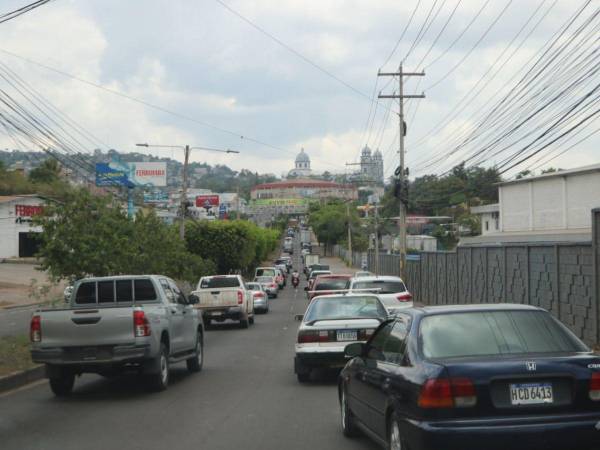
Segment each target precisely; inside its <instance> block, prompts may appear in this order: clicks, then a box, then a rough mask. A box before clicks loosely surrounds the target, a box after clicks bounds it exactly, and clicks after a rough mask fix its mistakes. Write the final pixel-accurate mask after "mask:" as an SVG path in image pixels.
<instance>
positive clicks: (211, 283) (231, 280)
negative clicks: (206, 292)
mask: <svg viewBox="0 0 600 450" xmlns="http://www.w3.org/2000/svg"><path fill="white" fill-rule="evenodd" d="M239 286H240V281H239V280H238V278H237V277H210V278H202V280H200V287H199V289H215V288H229V287H239Z"/></svg>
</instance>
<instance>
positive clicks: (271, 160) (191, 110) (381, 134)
mask: <svg viewBox="0 0 600 450" xmlns="http://www.w3.org/2000/svg"><path fill="white" fill-rule="evenodd" d="M223 1H224V2H225V3H227V4H228V5H230V6H231V7H232V8H234V9H235V10H237V11H239V13H241V14H242V15H244V16H245V17H247V18H248V19H249V20H251V21H253V22H254V23H256V24H257V25H258V26H260V27H262V28H263V29H264V30H266V31H268V32H269V33H271V34H272V35H274V36H276V37H277V38H278V39H280V40H281V41H283V42H284V43H286V44H287V45H289V46H290V47H292V48H293V49H294V50H296V51H297V52H299V53H301V54H302V55H304V56H305V57H306V58H308V59H310V60H311V61H312V62H314V63H315V64H317V65H319V66H320V67H322V68H323V69H324V70H326V71H329V72H330V73H332V74H333V75H335V76H336V77H338V78H339V79H341V80H343V81H344V82H345V83H347V84H349V85H351V86H352V87H353V88H355V89H356V90H357V91H360V92H361V93H363V94H364V96H363V95H360V94H359V93H357V92H356V91H355V90H353V89H350V88H349V87H347V86H345V85H343V84H342V83H340V82H338V81H335V80H334V79H333V78H332V77H330V76H327V75H326V74H324V73H323V72H321V71H319V70H318V69H316V68H315V67H313V66H311V65H310V64H308V63H307V62H306V61H304V60H302V59H301V58H300V57H298V56H297V55H295V54H294V53H292V52H291V51H289V50H287V49H285V48H283V47H282V46H281V45H279V44H278V43H277V42H275V41H273V40H272V39H270V38H269V37H267V36H265V35H264V34H262V33H260V32H259V31H257V30H256V29H255V28H253V27H252V26H251V25H249V24H248V23H246V22H244V21H243V20H241V19H240V18H239V17H237V16H236V15H234V14H232V13H231V12H230V11H228V10H227V9H226V8H224V7H223V6H222V5H221V4H219V2H217V1H215V0H199V1H192V0H127V1H124V0H55V1H53V2H51V3H49V4H47V5H46V6H43V7H40V8H38V9H36V10H35V11H33V12H31V13H28V14H25V15H23V16H21V17H19V18H17V19H14V20H11V21H9V22H6V23H3V24H0V49H2V50H8V51H10V52H14V53H16V54H18V55H20V56H23V57H27V58H30V59H32V60H35V61H38V62H40V63H43V64H47V65H49V66H52V67H54V68H57V69H60V70H62V71H64V72H67V73H69V74H72V75H76V76H78V77H81V78H83V79H86V80H89V81H92V82H94V83H98V84H100V85H103V86H105V87H107V88H110V89H113V90H117V91H120V92H122V93H125V94H128V95H130V96H133V97H135V98H138V99H141V100H145V101H147V102H150V103H153V104H156V105H159V106H161V107H164V108H167V109H169V110H171V111H174V112H177V113H179V114H181V115H185V116H187V117H190V118H193V119H196V120H197V121H198V122H203V123H209V124H212V125H214V126H216V127H219V128H222V129H226V130H230V131H233V132H234V134H227V133H224V132H221V131H216V130H215V129H211V128H210V127H207V126H203V125H201V124H200V123H198V122H192V121H189V120H185V119H182V118H181V117H177V116H174V115H170V114H166V113H164V112H160V111H157V110H153V109H151V108H148V107H146V106H143V105H140V104H138V103H135V102H132V101H130V100H127V99H125V98H121V97H118V96H115V95H113V94H111V93H108V92H105V91H103V90H100V89H97V88H94V87H91V86H89V85H86V84H84V83H81V82H79V81H76V80H73V79H69V78H66V77H63V76H61V75H59V74H56V73H53V72H50V71H47V70H46V69H43V68H40V67H37V66H35V65H32V64H30V63H27V62H23V61H21V60H19V59H16V58H14V57H12V56H9V55H7V54H3V53H0V60H1V61H3V62H5V63H7V64H9V65H10V66H11V67H12V68H13V69H14V70H15V71H16V72H17V73H19V74H20V75H21V76H22V77H23V78H24V79H25V80H26V81H27V82H29V83H31V84H32V85H33V86H35V87H36V88H37V89H38V90H39V91H40V92H42V93H43V94H44V95H45V96H46V97H47V98H48V99H49V100H50V101H52V103H53V104H54V105H55V106H57V107H58V108H60V109H61V110H62V111H63V112H65V113H66V114H68V115H69V116H70V117H72V118H73V119H75V120H76V121H77V122H78V123H80V124H81V125H82V126H84V127H85V128H86V129H88V130H89V131H91V132H92V133H93V134H94V135H95V136H97V137H98V139H99V140H100V141H101V143H102V144H103V145H104V144H105V145H107V146H109V147H113V148H116V149H118V150H120V151H134V150H138V149H136V148H135V146H134V144H135V143H136V142H150V143H161V144H162V143H165V144H186V143H189V144H191V145H203V146H209V147H220V148H232V149H236V150H239V151H240V152H241V154H240V155H219V154H217V155H215V154H208V153H202V152H194V154H193V155H192V160H195V161H207V162H209V163H211V164H215V163H224V164H227V165H229V166H230V167H232V168H234V169H236V170H239V169H242V168H248V169H251V170H256V171H259V172H272V173H275V174H277V175H281V173H282V172H287V171H288V170H289V169H290V168H292V166H293V160H294V157H295V155H296V154H297V153H298V152H299V150H300V148H301V147H304V148H305V149H306V152H307V153H308V154H309V155H310V156H311V158H312V163H313V169H316V170H317V171H323V170H329V171H333V172H344V171H345V170H346V166H345V163H346V162H354V161H356V160H357V157H358V154H359V153H360V150H361V148H362V147H363V146H364V145H365V143H366V142H367V139H368V142H369V145H370V146H371V147H372V148H377V147H379V148H380V150H381V151H382V152H383V153H384V155H385V164H386V173H387V174H389V173H390V172H391V171H392V170H393V168H394V167H395V166H396V165H397V157H398V156H397V153H396V147H397V141H395V138H397V130H398V121H397V118H396V117H394V114H393V113H392V114H389V116H388V115H387V112H386V111H387V110H388V109H390V103H382V104H381V106H378V107H377V115H376V116H375V118H374V120H373V126H372V127H366V126H365V125H366V123H367V118H368V115H369V111H370V106H371V102H370V101H369V97H371V96H372V94H373V91H374V84H375V81H376V78H377V77H376V73H377V70H378V69H379V68H381V67H382V65H383V64H384V62H385V61H386V59H387V58H388V56H389V55H390V53H391V52H392V49H393V48H394V46H395V45H396V43H397V41H398V39H399V38H400V36H401V34H402V31H403V29H404V27H405V26H406V24H407V23H408V20H409V17H410V15H411V12H412V11H413V10H414V8H415V5H416V4H417V2H418V0H402V1H400V0H223ZM25 3H29V1H27V0H3V1H2V2H0V5H1V6H0V13H4V12H7V11H10V10H13V9H16V8H18V7H20V6H23V4H25ZM509 3H510V2H509V0H491V1H489V3H488V4H487V6H486V7H485V8H483V11H482V12H481V14H480V16H479V17H478V18H477V19H476V20H475V21H474V22H473V25H472V26H471V27H470V28H469V29H468V31H467V32H466V33H465V34H464V35H463V37H462V38H461V39H460V40H459V41H458V42H457V43H456V44H455V45H454V46H453V47H452V48H451V50H450V51H449V52H447V53H446V54H444V55H443V56H442V57H441V58H439V59H438V60H437V61H435V62H434V63H433V64H431V63H432V61H434V60H435V59H436V57H437V56H439V55H440V54H441V53H442V52H443V51H444V50H445V49H446V48H447V47H448V46H449V45H450V43H451V42H452V41H454V40H455V38H456V37H457V36H459V34H460V33H461V31H462V30H463V29H464V28H465V27H466V26H467V25H468V24H469V23H470V22H471V20H472V19H473V18H474V16H475V15H476V14H477V12H478V11H479V10H480V8H482V6H483V5H484V0H462V1H460V0H445V1H444V0H438V1H437V2H435V0H422V1H421V2H420V6H419V7H418V8H417V9H416V13H415V15H414V18H413V21H412V23H411V26H410V27H409V28H408V30H407V31H406V33H405V37H404V38H403V39H402V40H401V41H400V43H399V45H398V48H397V50H396V52H395V53H394V54H393V56H392V57H391V59H390V60H389V62H388V63H387V64H386V65H385V66H383V70H395V69H396V68H397V66H398V64H399V62H400V60H401V59H402V58H403V57H404V56H405V55H406V54H407V52H408V51H409V48H410V47H411V45H412V44H413V42H415V38H416V36H417V34H418V32H419V29H420V28H421V26H422V24H423V23H424V22H425V19H426V17H427V15H428V13H429V11H430V10H431V11H432V14H431V16H430V18H431V17H433V15H434V14H436V13H437V15H436V16H435V20H434V21H433V22H432V23H431V26H430V27H429V29H428V30H427V32H426V33H424V34H423V38H422V40H421V41H420V43H419V45H417V46H416V47H415V48H414V49H413V50H412V52H411V54H410V55H409V57H408V58H407V60H406V62H405V70H421V69H423V68H424V67H425V68H426V76H425V77H423V79H422V80H421V81H419V79H417V78H414V79H410V80H409V81H408V83H407V84H406V91H407V93H412V92H419V93H420V92H421V91H422V90H423V89H426V90H425V94H426V97H427V98H426V99H424V100H410V101H409V102H408V103H407V105H406V106H407V112H408V114H407V118H408V122H409V123H408V138H407V151H408V153H407V162H408V165H409V167H412V168H414V171H413V173H416V174H422V173H424V172H432V173H435V172H438V173H439V172H441V171H443V170H444V169H447V168H448V164H451V163H453V162H454V160H453V159H452V158H450V159H448V160H444V161H443V162H440V163H439V164H436V165H434V166H433V167H431V168H428V169H426V170H425V169H421V173H419V172H418V171H417V169H418V168H419V163H421V164H422V163H423V161H426V160H427V159H428V155H439V154H440V152H442V151H443V150H444V144H447V143H448V142H452V139H453V138H455V137H456V135H457V133H458V134H460V131H461V130H464V129H465V128H464V127H468V126H470V125H472V124H473V123H474V118H473V117H475V118H477V117H481V114H483V112H486V111H487V109H486V108H485V106H487V105H491V104H492V102H491V99H492V98H498V97H494V95H496V94H498V93H502V92H503V90H504V89H506V88H507V86H510V83H507V82H508V80H510V79H511V77H513V76H514V75H515V73H517V72H518V71H519V70H521V69H522V68H523V67H524V64H527V63H528V62H529V61H531V59H532V58H533V57H534V56H535V55H536V54H537V53H538V52H539V50H540V48H541V47H542V46H543V45H544V43H545V42H546V41H547V40H548V39H549V37H550V36H551V35H552V33H554V32H555V31H556V30H557V29H558V28H559V27H560V26H561V25H562V24H563V23H564V21H565V20H566V18H567V17H568V16H569V15H570V14H572V13H573V12H574V11H575V10H576V8H577V7H579V6H580V5H581V4H582V3H583V1H582V0H557V1H553V0H546V1H544V0H514V1H512V3H510V4H509ZM592 3H594V2H592ZM457 4H458V7H457V8H456V11H455V13H454V16H453V17H452V20H450V22H449V23H448V25H447V27H446V29H445V30H444V32H443V33H442V35H441V36H440V39H439V40H438V42H437V44H436V45H435V46H434V47H433V49H432V50H431V52H430V53H429V55H428V56H427V57H426V58H425V61H424V63H422V64H421V65H419V66H418V63H419V62H420V61H421V60H422V58H423V56H424V55H425V53H426V52H427V51H428V49H429V48H430V46H431V45H432V43H433V41H434V39H435V37H436V36H437V35H438V33H439V32H440V30H441V29H442V27H443V26H444V24H445V23H446V21H447V19H448V17H449V16H450V14H451V13H452V11H453V10H454V8H455V7H456V5H457ZM507 4H509V6H508V8H507V9H506V11H505V12H504V14H503V15H502V16H501V17H500V19H499V20H498V22H497V23H496V24H495V25H494V26H493V27H492V29H491V31H490V32H489V34H488V35H487V36H486V37H485V38H484V39H483V40H482V41H481V43H480V44H479V45H478V46H477V47H476V48H475V49H474V50H473V51H471V49H472V48H473V46H474V45H475V43H476V41H477V40H478V39H479V38H480V37H481V36H482V35H483V33H484V32H485V31H486V29H487V28H488V27H490V25H491V24H492V22H493V21H494V19H495V18H496V17H498V15H499V14H500V13H501V11H502V10H503V9H504V8H505V7H506V6H507ZM434 5H435V7H434V8H433V9H432V7H433V6H434ZM440 6H441V8H440V9H439V12H438V7H440ZM538 7H539V8H540V9H537V8H538ZM596 7H597V4H596V6H592V7H590V11H589V12H590V13H591V11H592V9H593V8H596ZM536 10H537V14H536V15H535V16H533V18H532V20H531V22H530V23H529V25H528V26H527V27H526V28H525V30H524V31H523V32H522V33H521V35H520V38H519V39H517V40H516V41H515V44H514V45H513V46H512V47H511V48H510V50H509V52H507V53H505V59H506V57H508V55H509V54H510V52H511V51H512V50H513V49H514V48H515V47H516V46H517V45H518V44H519V43H520V42H521V39H522V38H524V37H525V35H526V33H527V32H528V31H529V30H531V29H532V28H533V26H534V24H535V23H537V20H539V19H540V18H541V17H542V16H543V15H544V14H545V18H544V19H543V20H541V22H539V24H538V25H537V28H536V29H535V30H533V31H532V32H531V36H530V37H529V38H528V39H527V40H526V41H525V42H524V43H523V45H522V47H521V48H520V49H519V50H518V51H517V52H516V53H515V54H514V56H513V57H512V58H511V59H510V60H509V61H507V62H506V64H505V66H504V67H503V68H502V70H501V71H499V72H498V74H497V75H496V77H495V78H494V79H493V80H492V81H491V82H490V83H489V85H488V86H486V87H485V89H483V90H482V92H481V93H479V94H478V95H477V96H476V99H475V101H473V102H472V103H470V104H469V105H468V107H467V108H465V109H464V111H462V112H461V113H460V114H458V115H457V116H456V117H455V118H454V119H453V120H451V121H450V122H449V123H448V125H447V126H446V127H444V128H442V129H441V130H436V132H435V133H431V134H427V132H428V131H429V130H430V129H431V128H432V127H433V126H434V125H436V124H437V123H438V122H440V121H441V120H442V119H444V117H445V116H446V115H447V114H448V113H450V112H451V111H453V110H454V108H455V107H456V105H457V102H458V101H459V100H460V99H461V98H463V96H464V95H465V94H468V93H469V92H473V91H472V90H473V89H474V86H475V85H476V83H477V82H478V81H479V80H480V78H481V76H482V75H483V74H484V73H485V72H486V70H488V69H489V68H490V66H491V65H492V64H493V63H494V62H495V61H496V59H497V58H498V57H499V56H500V54H501V53H502V51H504V49H505V48H506V46H507V45H508V44H509V42H510V41H511V39H513V37H515V35H516V34H517V32H518V31H519V29H520V28H521V27H522V26H523V25H524V24H525V23H526V21H527V20H528V19H529V18H530V16H531V15H532V14H534V11H536ZM586 15H589V14H586ZM469 52H470V53H469ZM467 55H468V56H467ZM465 56H467V57H466V59H465V60H464V61H463V62H462V63H461V64H460V65H459V66H458V68H457V69H456V70H454V71H453V72H452V73H451V74H450V75H449V76H448V77H447V79H445V80H444V81H443V82H441V83H439V84H438V85H437V86H435V87H433V88H431V89H427V87H428V86H431V85H432V84H434V83H435V82H437V80H439V79H440V78H441V77H442V76H444V75H445V74H446V73H447V72H448V71H449V70H450V69H452V68H453V67H454V66H456V64H457V63H458V62H460V61H461V60H462V59H463V58H464V57H465ZM387 81H389V79H380V80H379V84H378V87H377V91H379V90H380V89H381V88H382V87H383V86H385V84H386V83H387ZM513 83H514V81H513ZM479 86H481V84H480V85H479ZM394 88H397V83H396V82H393V83H391V84H390V85H389V86H387V88H386V89H385V92H387V93H391V92H392V91H393V89H394ZM417 102H419V107H418V110H417V112H416V114H415V108H414V107H415V105H416V103H417ZM482 106H483V109H481V110H480V112H479V113H478V114H477V111H478V110H479V108H481V107H482ZM391 109H393V110H397V106H392V107H391ZM386 117H387V119H388V120H387V122H385V123H384V119H385V118H386ZM413 117H414V119H413ZM597 124H598V121H596V123H595V125H596V127H597ZM593 125H594V124H593V123H592V124H591V126H590V128H589V131H592V130H593V129H594V128H595V127H594V126H593ZM370 128H372V131H371V132H370V133H369V132H367V133H365V129H370ZM238 134H239V135H243V136H247V137H249V138H252V139H256V140H259V141H261V142H264V143H267V144H269V145H271V146H273V147H277V148H280V149H281V150H278V149H274V148H272V147H268V146H264V145H260V144H257V143H256V142H253V141H249V140H247V139H240V138H239V136H238ZM423 136H426V137H427V139H425V140H423V139H422V138H423ZM599 143H600V140H599V139H598V138H592V139H589V140H588V141H586V142H584V143H582V144H580V145H578V146H576V147H575V148H573V149H571V150H570V151H569V152H567V153H565V154H564V156H562V157H560V158H558V159H556V160H554V161H552V162H551V163H550V164H549V165H552V166H558V167H562V168H565V169H566V168H573V167H577V166H582V165H587V164H594V163H598V162H600V158H599V152H600V151H599V148H598V144H599ZM415 144H421V145H420V146H417V147H415ZM411 146H412V147H411ZM0 147H2V148H4V147H8V148H14V144H12V142H11V141H10V140H8V138H7V137H6V136H4V135H2V134H0ZM565 148H566V147H565ZM516 149H517V148H516V147H515V150H516ZM86 150H87V151H89V150H92V148H91V146H90V148H87V149H86ZM549 150H551V149H549ZM148 152H151V153H152V154H155V155H161V156H173V157H175V158H177V159H182V155H180V154H178V152H177V151H172V150H149V151H148ZM455 156H456V158H458V159H457V160H456V162H458V161H459V160H460V154H458V155H455ZM493 162H494V161H487V162H486V164H490V163H493Z"/></svg>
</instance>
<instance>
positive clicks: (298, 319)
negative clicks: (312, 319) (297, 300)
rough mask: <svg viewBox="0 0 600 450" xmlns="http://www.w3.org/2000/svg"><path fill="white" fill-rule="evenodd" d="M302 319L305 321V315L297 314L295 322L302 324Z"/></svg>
mask: <svg viewBox="0 0 600 450" xmlns="http://www.w3.org/2000/svg"><path fill="white" fill-rule="evenodd" d="M302 319H304V314H296V315H295V316H294V320H295V321H296V322H302Z"/></svg>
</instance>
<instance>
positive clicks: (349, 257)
mask: <svg viewBox="0 0 600 450" xmlns="http://www.w3.org/2000/svg"><path fill="white" fill-rule="evenodd" d="M346 217H347V218H348V260H349V262H350V265H352V230H351V227H350V204H349V203H348V202H346Z"/></svg>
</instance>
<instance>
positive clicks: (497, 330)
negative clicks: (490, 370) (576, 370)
mask: <svg viewBox="0 0 600 450" xmlns="http://www.w3.org/2000/svg"><path fill="white" fill-rule="evenodd" d="M421 339H422V349H423V355H424V356H425V357H426V358H430V359H436V358H454V357H467V356H490V355H491V356H496V355H503V354H513V355H514V354H527V353H556V352H581V351H587V348H586V346H585V345H584V344H583V343H582V342H580V341H579V340H578V339H577V338H576V337H575V336H574V335H572V334H571V333H570V332H568V331H567V330H566V329H565V328H564V327H563V326H562V325H560V324H559V323H558V322H556V321H555V320H554V319H553V318H552V316H550V314H548V313H547V312H544V311H481V312H465V313H452V314H438V315H433V316H428V317H425V318H424V319H423V320H422V321H421Z"/></svg>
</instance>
